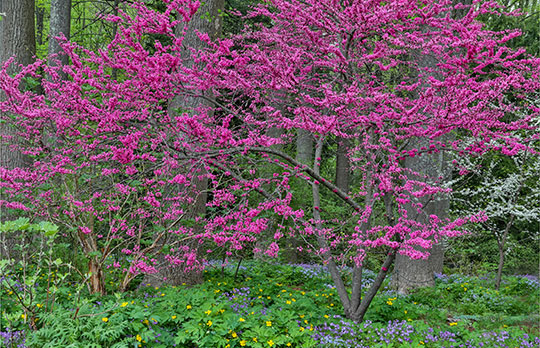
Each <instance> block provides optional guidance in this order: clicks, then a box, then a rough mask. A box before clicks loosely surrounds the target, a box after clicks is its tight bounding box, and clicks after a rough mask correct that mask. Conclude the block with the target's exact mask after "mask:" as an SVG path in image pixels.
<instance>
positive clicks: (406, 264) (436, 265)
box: [392, 144, 450, 294]
mask: <svg viewBox="0 0 540 348" xmlns="http://www.w3.org/2000/svg"><path fill="white" fill-rule="evenodd" d="M416 145H417V146H418V145H419V146H422V144H416ZM447 163H448V159H446V158H445V156H444V155H443V153H438V154H431V155H430V154H424V155H422V156H416V157H414V158H407V159H406V160H405V167H406V168H408V169H411V170H413V171H415V172H419V173H421V174H425V175H427V176H428V177H432V178H433V177H435V178H437V177H439V176H442V177H445V178H448V177H449V170H448V166H447ZM419 202H420V203H422V205H423V206H424V208H423V209H422V211H421V212H420V213H419V212H418V211H417V208H416V207H413V206H411V205H408V206H407V207H406V208H407V215H408V216H409V218H412V219H413V220H415V221H417V222H419V223H422V224H425V223H427V222H428V221H429V216H430V215H436V216H438V217H439V219H441V220H442V221H444V220H445V219H446V218H448V210H449V208H450V202H449V200H448V198H447V197H442V196H435V197H432V196H426V197H422V198H421V199H420V200H419ZM429 252H430V255H429V258H428V259H426V260H422V259H421V260H412V259H410V258H409V257H408V256H404V255H400V254H398V255H397V256H396V263H395V267H394V274H393V278H392V283H393V286H394V287H395V288H396V289H397V291H398V293H401V294H404V293H408V292H409V291H410V290H412V289H415V288H418V287H426V286H434V285H435V278H434V274H435V273H442V269H443V260H444V257H443V248H442V245H441V243H437V244H435V245H434V246H433V248H432V249H431V250H430V251H429Z"/></svg>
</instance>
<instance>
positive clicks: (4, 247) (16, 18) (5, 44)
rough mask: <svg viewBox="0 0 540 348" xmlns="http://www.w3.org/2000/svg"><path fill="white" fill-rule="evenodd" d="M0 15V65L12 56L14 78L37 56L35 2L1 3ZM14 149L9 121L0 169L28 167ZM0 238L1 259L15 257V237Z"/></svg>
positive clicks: (6, 216) (2, 128) (3, 130)
mask: <svg viewBox="0 0 540 348" xmlns="http://www.w3.org/2000/svg"><path fill="white" fill-rule="evenodd" d="M0 13H3V18H2V20H0V64H1V63H3V62H5V61H6V60H8V59H9V58H11V57H13V56H14V57H15V62H14V63H13V64H12V65H11V66H10V68H9V70H8V73H10V74H14V73H16V72H17V71H18V64H22V65H28V64H31V63H32V62H33V61H34V56H35V54H36V39H35V25H34V13H35V4H34V0H1V1H0ZM3 98H5V96H4V95H3V93H0V100H1V99H3ZM9 117H10V116H9V115H2V117H1V118H2V119H8V120H9ZM16 147H17V140H16V137H15V131H14V129H13V128H12V125H11V124H10V123H9V121H8V122H0V167H3V168H5V169H7V170H12V169H14V168H24V167H26V166H28V165H29V162H30V161H29V159H28V157H26V156H24V155H23V154H22V153H21V152H20V151H19V150H18V149H17V148H16ZM4 199H9V198H8V197H4V194H3V192H2V191H1V190H0V200H4ZM12 218H13V217H12V216H10V213H9V211H8V210H7V209H5V208H3V207H0V221H2V222H3V221H7V220H10V219H12ZM0 238H2V241H1V242H0V252H1V254H2V258H12V257H17V255H15V254H14V250H13V248H14V246H15V244H16V243H17V236H16V235H12V236H10V237H6V236H5V235H4V234H1V235H0Z"/></svg>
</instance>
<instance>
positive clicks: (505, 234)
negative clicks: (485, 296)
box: [495, 215, 515, 290]
mask: <svg viewBox="0 0 540 348" xmlns="http://www.w3.org/2000/svg"><path fill="white" fill-rule="evenodd" d="M514 218H515V215H512V216H510V220H508V222H507V223H506V227H505V229H504V232H503V235H502V237H501V238H500V240H498V241H497V245H498V246H499V265H498V267H497V278H496V279H495V289H497V290H499V289H500V287H501V278H502V272H503V268H504V256H505V252H504V247H505V246H506V240H507V239H508V232H510V228H512V224H513V223H514Z"/></svg>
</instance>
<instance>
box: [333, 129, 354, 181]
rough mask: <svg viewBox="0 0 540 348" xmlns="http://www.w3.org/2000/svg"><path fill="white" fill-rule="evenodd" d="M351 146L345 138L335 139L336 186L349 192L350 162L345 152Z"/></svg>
mask: <svg viewBox="0 0 540 348" xmlns="http://www.w3.org/2000/svg"><path fill="white" fill-rule="evenodd" d="M350 146H351V142H350V140H349V139H347V138H338V139H337V154H336V179H335V183H336V186H337V187H339V189H340V190H341V191H343V192H349V184H350V177H351V162H350V161H349V157H348V156H347V152H348V151H349V148H350Z"/></svg>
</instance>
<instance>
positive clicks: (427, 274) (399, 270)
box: [392, 0, 471, 293]
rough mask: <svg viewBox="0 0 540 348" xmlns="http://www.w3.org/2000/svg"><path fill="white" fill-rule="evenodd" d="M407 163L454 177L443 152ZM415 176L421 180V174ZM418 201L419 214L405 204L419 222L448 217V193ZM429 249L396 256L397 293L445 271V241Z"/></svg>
mask: <svg viewBox="0 0 540 348" xmlns="http://www.w3.org/2000/svg"><path fill="white" fill-rule="evenodd" d="M457 3H464V4H471V1H470V0H462V1H460V0H457V1H455V4H457ZM466 13H467V11H466V10H454V11H453V12H452V16H453V17H455V18H459V17H462V16H464V15H466ZM412 58H413V59H415V60H416V61H417V62H418V70H419V71H420V70H422V69H423V68H426V67H429V68H435V67H436V65H437V63H438V62H436V61H434V60H433V58H431V57H430V56H429V55H425V54H421V53H420V52H414V53H413V57H412ZM424 78H427V77H424ZM446 137H451V135H446ZM447 140H448V139H447ZM426 145H428V144H426V143H425V142H422V141H412V143H411V144H410V146H411V148H412V147H416V148H420V147H422V146H426ZM404 166H405V168H408V169H411V170H412V171H413V172H417V173H419V174H420V175H422V174H425V175H427V177H428V178H438V177H440V176H442V177H443V182H448V181H449V180H450V179H451V173H452V172H451V169H450V168H449V158H447V156H445V155H444V154H443V153H442V152H440V153H435V154H432V155H430V154H423V155H422V156H416V157H414V158H410V157H407V158H406V160H405V164H404ZM416 179H417V180H418V179H420V178H416ZM420 180H421V179H420ZM419 203H422V205H423V211H422V213H420V214H418V213H417V209H416V208H415V207H413V206H412V205H409V206H408V207H406V210H407V215H408V216H409V219H410V218H411V217H413V216H416V217H417V219H416V221H417V222H420V223H426V222H427V221H428V219H429V215H436V216H437V217H438V218H439V220H441V221H444V220H445V219H447V218H448V211H449V209H450V201H449V199H448V197H443V196H442V195H437V196H435V197H424V198H422V199H420V202H419ZM429 252H430V255H429V258H428V259H427V260H412V259H410V258H409V257H407V256H404V255H400V254H398V255H397V256H396V261H395V266H394V274H393V278H392V285H393V286H394V287H395V288H396V289H397V291H398V293H407V292H409V291H410V290H412V289H414V288H418V287H427V286H434V285H435V277H434V274H435V273H442V271H443V263H444V250H443V247H442V244H441V243H437V244H435V245H434V246H433V247H432V249H431V250H429Z"/></svg>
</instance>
